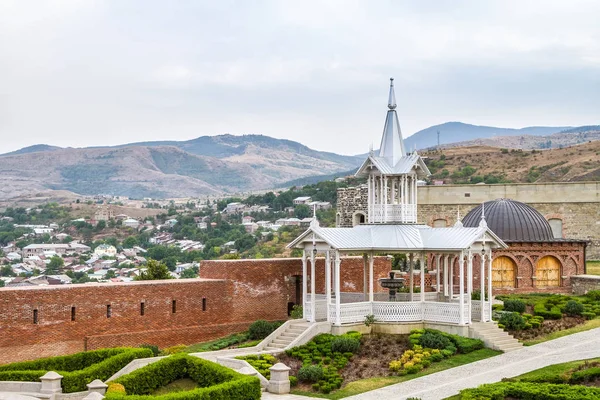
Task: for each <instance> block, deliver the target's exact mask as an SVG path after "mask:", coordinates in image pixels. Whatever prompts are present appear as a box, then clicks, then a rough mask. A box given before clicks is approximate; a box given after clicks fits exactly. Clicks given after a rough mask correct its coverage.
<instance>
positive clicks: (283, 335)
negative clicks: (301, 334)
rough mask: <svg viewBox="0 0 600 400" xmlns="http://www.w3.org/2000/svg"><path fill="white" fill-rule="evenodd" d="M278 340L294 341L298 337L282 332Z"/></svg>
mask: <svg viewBox="0 0 600 400" xmlns="http://www.w3.org/2000/svg"><path fill="white" fill-rule="evenodd" d="M279 337H280V338H290V339H292V340H294V339H296V338H297V337H298V335H294V334H291V333H288V332H283V333H282V334H281V335H280V336H279Z"/></svg>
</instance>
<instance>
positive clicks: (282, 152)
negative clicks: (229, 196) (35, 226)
mask: <svg viewBox="0 0 600 400" xmlns="http://www.w3.org/2000/svg"><path fill="white" fill-rule="evenodd" d="M169 143H175V144H176V145H168V144H169ZM207 154H210V155H207ZM360 161H361V160H360V159H358V158H356V157H348V156H341V155H337V154H333V153H327V152H319V151H315V150H312V149H309V148H308V147H306V146H304V145H301V144H300V143H296V142H292V141H288V140H279V139H273V138H268V137H266V136H260V135H248V136H241V137H236V136H232V135H223V136H217V137H210V138H209V137H202V138H198V139H194V140H191V141H186V142H149V143H145V144H143V143H134V144H131V145H126V146H115V147H96V148H81V149H73V148H67V149H60V148H58V149H56V148H55V149H52V150H50V149H49V148H47V149H46V150H43V148H42V151H38V152H31V151H19V152H16V153H15V152H13V153H12V154H4V155H2V156H0V188H2V189H0V199H2V198H4V199H6V198H10V197H17V196H19V195H23V194H26V193H33V192H40V191H44V190H48V189H53V190H68V191H72V192H75V193H78V194H114V195H125V196H130V197H133V198H142V197H153V198H166V197H188V196H199V195H202V194H223V193H232V192H240V191H248V190H257V189H269V188H273V187H277V186H279V185H280V184H282V183H284V182H288V181H291V180H294V179H298V178H302V177H306V176H313V175H317V174H333V173H336V172H338V171H347V170H349V169H351V168H356V167H357V166H358V165H359V163H360Z"/></svg>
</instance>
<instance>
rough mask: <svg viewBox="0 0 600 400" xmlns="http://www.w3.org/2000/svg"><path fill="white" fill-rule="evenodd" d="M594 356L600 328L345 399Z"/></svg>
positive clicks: (451, 391)
mask: <svg viewBox="0 0 600 400" xmlns="http://www.w3.org/2000/svg"><path fill="white" fill-rule="evenodd" d="M593 357H600V328H596V329H592V330H589V331H586V332H581V333H576V334H573V335H568V336H564V337H562V338H559V339H555V340H551V341H548V342H545V343H540V344H537V345H535V346H530V347H524V348H523V349H521V350H516V351H512V352H510V353H505V354H501V355H499V356H496V357H492V358H488V359H485V360H481V361H477V362H474V363H471V364H467V365H463V366H460V367H456V368H451V369H447V370H445V371H441V372H437V373H435V374H431V375H427V376H423V377H420V378H416V379H412V380H410V381H407V382H403V383H397V384H395V385H390V386H386V387H383V388H381V389H376V390H372V391H370V392H366V393H362V394H359V395H355V396H350V397H346V399H348V400H374V399H377V400H380V399H394V400H403V399H406V398H407V397H417V398H420V399H421V400H440V399H444V398H446V397H448V396H453V395H455V394H458V392H459V391H461V390H462V389H466V388H472V387H477V386H479V385H482V384H484V383H494V382H499V381H500V380H501V379H502V378H510V377H514V376H517V375H521V374H524V373H526V372H529V371H533V370H536V369H539V368H543V367H546V366H548V365H552V364H560V363H564V362H568V361H575V360H584V359H586V358H593ZM265 398H266V397H265ZM273 399H274V398H273ZM290 399H292V398H290Z"/></svg>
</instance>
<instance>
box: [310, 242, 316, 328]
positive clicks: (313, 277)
mask: <svg viewBox="0 0 600 400" xmlns="http://www.w3.org/2000/svg"><path fill="white" fill-rule="evenodd" d="M315 255H316V254H315V252H314V251H311V252H310V300H311V302H310V313H311V322H315V321H316V320H317V315H316V314H315V313H316V312H317V294H316V293H315V292H316V291H315V286H316V281H317V279H316V277H317V275H316V271H315V270H316V268H315V261H316V260H315Z"/></svg>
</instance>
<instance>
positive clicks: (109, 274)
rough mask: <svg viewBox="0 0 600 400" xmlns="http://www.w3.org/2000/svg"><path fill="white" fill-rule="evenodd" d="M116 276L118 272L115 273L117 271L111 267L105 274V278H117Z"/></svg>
mask: <svg viewBox="0 0 600 400" xmlns="http://www.w3.org/2000/svg"><path fill="white" fill-rule="evenodd" d="M116 277H117V274H115V271H114V270H112V269H109V270H108V271H107V272H106V275H104V279H112V278H116Z"/></svg>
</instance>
